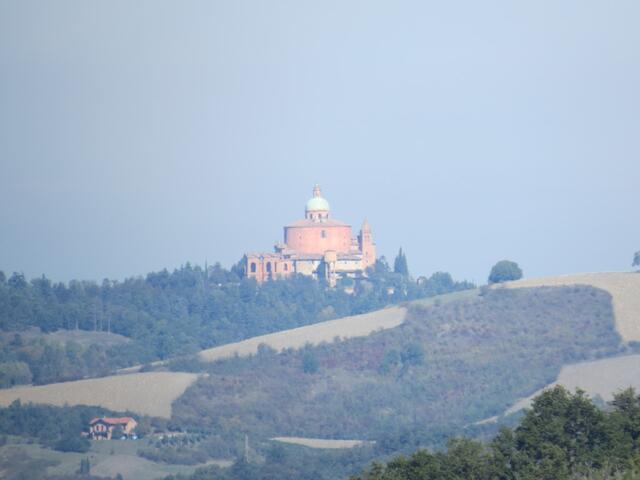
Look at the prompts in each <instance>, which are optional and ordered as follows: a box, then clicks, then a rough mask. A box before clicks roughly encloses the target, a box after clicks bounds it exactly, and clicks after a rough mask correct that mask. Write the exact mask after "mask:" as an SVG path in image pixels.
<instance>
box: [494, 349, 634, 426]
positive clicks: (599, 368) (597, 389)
mask: <svg viewBox="0 0 640 480" xmlns="http://www.w3.org/2000/svg"><path fill="white" fill-rule="evenodd" d="M639 372H640V355H624V356H622V357H614V358H603V359H601V360H594V361H591V362H582V363H576V364H573V365H566V366H564V367H562V370H561V371H560V374H559V375H558V379H557V380H556V381H555V382H553V383H551V384H550V385H547V386H546V387H545V388H551V387H553V386H555V385H562V386H564V387H566V388H568V389H569V390H575V389H578V388H579V389H581V390H584V391H585V392H586V393H587V394H588V395H590V396H592V397H596V396H598V397H600V398H601V399H602V400H605V401H610V400H612V399H613V395H614V394H615V393H616V392H619V391H621V390H624V389H626V388H629V387H633V388H635V389H638V390H640V375H638V373H639ZM540 393H542V389H541V390H539V391H537V392H536V393H534V394H533V395H531V396H530V397H528V398H525V399H522V400H520V401H518V402H517V403H516V404H515V405H513V406H512V407H510V408H509V409H508V410H507V411H506V412H505V413H506V414H507V415H508V414H510V413H515V412H517V411H518V410H521V409H523V408H527V407H529V406H530V405H531V402H532V401H533V398H534V397H536V396H537V395H539V394H540Z"/></svg>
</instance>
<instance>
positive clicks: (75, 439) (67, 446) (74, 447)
mask: <svg viewBox="0 0 640 480" xmlns="http://www.w3.org/2000/svg"><path fill="white" fill-rule="evenodd" d="M53 448H54V449H55V450H59V451H61V452H80V453H85V452H88V451H89V448H91V442H90V441H89V440H88V439H87V438H85V437H81V436H80V435H79V434H78V432H69V433H67V434H66V436H64V437H62V438H60V440H58V441H57V442H55V443H54V445H53Z"/></svg>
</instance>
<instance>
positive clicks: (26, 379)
mask: <svg viewBox="0 0 640 480" xmlns="http://www.w3.org/2000/svg"><path fill="white" fill-rule="evenodd" d="M32 379H33V377H32V375H31V369H30V368H29V365H28V364H27V363H25V362H3V363H0V388H7V387H13V386H15V385H20V384H25V383H31V380H32Z"/></svg>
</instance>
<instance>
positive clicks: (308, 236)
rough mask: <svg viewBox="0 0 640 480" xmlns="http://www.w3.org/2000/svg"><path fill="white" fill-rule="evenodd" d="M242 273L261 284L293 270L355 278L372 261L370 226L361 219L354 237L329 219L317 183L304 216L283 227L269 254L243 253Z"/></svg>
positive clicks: (373, 249) (330, 279)
mask: <svg viewBox="0 0 640 480" xmlns="http://www.w3.org/2000/svg"><path fill="white" fill-rule="evenodd" d="M244 260H245V265H244V267H245V274H246V276H247V277H248V278H254V279H255V280H257V281H258V282H260V283H262V282H264V281H266V280H272V279H278V278H285V277H287V276H289V275H292V274H294V273H299V274H302V275H309V276H313V277H315V278H319V279H325V280H326V281H327V282H329V284H330V285H335V283H336V281H337V280H338V279H339V278H341V277H352V278H356V277H359V276H361V275H363V274H364V272H365V270H366V269H367V268H368V267H370V266H372V265H374V264H375V261H376V247H375V244H374V243H373V237H372V234H371V227H369V224H368V223H367V221H366V220H365V221H364V223H363V224H362V227H361V229H360V232H359V234H358V235H357V236H354V235H353V234H352V231H351V226H350V225H349V224H347V223H344V222H341V221H339V220H334V219H333V218H331V210H330V208H329V202H327V200H326V199H325V198H324V197H323V196H322V191H321V190H320V187H319V186H318V185H316V186H315V188H314V189H313V196H312V197H311V199H309V201H308V202H307V204H306V206H305V212H304V219H302V220H298V221H296V222H293V223H291V224H289V225H287V226H285V227H284V239H283V242H282V243H277V244H276V245H275V247H274V251H273V252H270V253H247V254H246V255H245V257H244Z"/></svg>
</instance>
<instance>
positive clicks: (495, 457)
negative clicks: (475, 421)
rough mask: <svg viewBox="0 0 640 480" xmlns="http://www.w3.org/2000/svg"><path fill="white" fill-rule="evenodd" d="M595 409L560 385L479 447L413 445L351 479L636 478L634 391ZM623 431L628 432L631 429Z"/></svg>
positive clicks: (638, 405) (638, 403) (639, 451)
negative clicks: (441, 449) (433, 450)
mask: <svg viewBox="0 0 640 480" xmlns="http://www.w3.org/2000/svg"><path fill="white" fill-rule="evenodd" d="M611 405H612V407H613V408H612V409H611V410H610V411H602V410H599V409H598V408H597V407H596V406H595V405H594V403H593V402H592V401H591V400H590V399H588V398H587V397H586V396H585V395H584V392H581V391H577V392H575V393H574V394H572V393H570V392H568V391H567V390H565V389H564V388H563V387H561V386H557V387H554V388H552V389H550V390H547V391H545V392H543V393H542V394H540V395H539V396H538V397H536V399H535V400H534V402H533V406H532V408H531V409H530V410H529V411H527V413H526V414H525V416H524V418H523V419H522V421H521V422H520V424H519V425H518V426H517V427H516V428H515V429H514V430H511V429H507V428H505V429H503V430H501V431H500V433H499V434H498V435H496V437H495V438H494V439H493V440H492V441H491V442H489V444H483V443H481V442H479V441H476V440H471V439H454V440H451V441H450V442H449V444H448V446H447V450H446V451H445V452H439V453H431V452H428V451H426V450H419V451H417V452H415V453H414V454H413V455H411V456H410V457H408V458H406V457H398V458H395V459H393V460H391V461H389V462H388V463H387V464H386V465H383V464H379V463H374V464H373V465H372V466H371V467H370V468H369V469H368V470H367V471H365V472H363V473H362V474H360V475H358V476H354V477H351V478H352V480H374V479H375V480H418V479H420V480H467V479H476V480H494V479H504V480H515V479H522V480H570V479H575V480H577V479H585V480H586V479H603V480H604V479H620V480H622V479H637V478H640V477H639V475H638V469H637V467H638V458H639V455H640V446H639V445H638V444H636V443H634V442H633V441H632V438H631V437H632V435H630V433H631V432H632V431H636V430H635V429H636V426H637V425H636V422H637V418H638V411H639V409H640V398H639V397H638V396H637V395H636V394H635V392H634V391H633V390H632V389H629V390H626V391H624V392H621V393H619V394H617V395H616V396H615V399H614V401H613V402H612V404H611ZM629 428H630V429H631V430H629Z"/></svg>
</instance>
